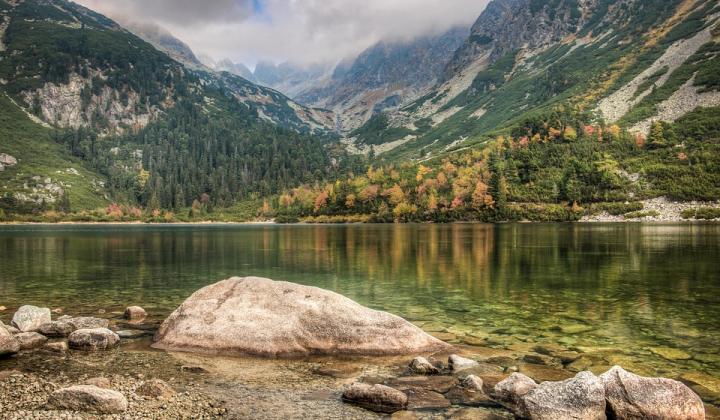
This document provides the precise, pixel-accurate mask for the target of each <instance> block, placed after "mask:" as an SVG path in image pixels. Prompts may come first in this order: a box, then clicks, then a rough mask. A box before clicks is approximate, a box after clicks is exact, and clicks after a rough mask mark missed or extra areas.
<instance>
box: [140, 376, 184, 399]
mask: <svg viewBox="0 0 720 420" xmlns="http://www.w3.org/2000/svg"><path fill="white" fill-rule="evenodd" d="M135 393H136V394H138V395H142V396H145V397H152V398H163V399H169V398H172V396H173V395H175V390H174V389H172V387H171V386H170V385H168V384H167V382H165V381H163V380H160V379H151V380H149V381H145V382H143V384H142V385H140V386H139V387H138V388H137V389H136V390H135Z"/></svg>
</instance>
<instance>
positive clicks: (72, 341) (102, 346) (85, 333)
mask: <svg viewBox="0 0 720 420" xmlns="http://www.w3.org/2000/svg"><path fill="white" fill-rule="evenodd" d="M119 342H120V337H118V335H117V334H115V333H114V332H112V331H110V330H108V329H107V328H90V329H83V330H77V331H74V332H73V333H72V334H70V336H69V337H68V344H69V346H70V348H72V349H77V350H89V351H94V350H106V349H109V348H112V347H115V346H117V345H118V343H119Z"/></svg>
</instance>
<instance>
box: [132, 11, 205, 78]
mask: <svg viewBox="0 0 720 420" xmlns="http://www.w3.org/2000/svg"><path fill="white" fill-rule="evenodd" d="M122 26H123V27H124V28H125V29H128V30H129V31H130V32H132V33H133V34H135V35H137V36H139V37H140V38H142V39H144V40H145V41H147V42H149V43H150V44H152V46H153V47H155V48H156V49H158V50H160V51H162V52H164V53H165V54H167V55H169V56H170V57H171V58H172V59H173V60H175V61H177V62H179V63H182V64H184V65H186V66H188V67H190V68H193V69H202V68H203V64H202V63H201V62H200V60H198V58H197V57H196V56H195V53H194V52H193V51H192V50H191V49H190V47H189V46H188V45H187V44H186V43H184V42H182V41H180V40H179V39H177V38H175V37H174V36H173V35H172V34H171V33H170V32H168V31H167V30H165V29H163V28H161V27H160V26H158V25H155V24H152V23H147V22H133V21H127V22H122Z"/></svg>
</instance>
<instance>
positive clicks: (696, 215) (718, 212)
mask: <svg viewBox="0 0 720 420" xmlns="http://www.w3.org/2000/svg"><path fill="white" fill-rule="evenodd" d="M682 218H683V219H697V220H713V219H720V208H716V207H699V208H692V209H686V210H683V212H682Z"/></svg>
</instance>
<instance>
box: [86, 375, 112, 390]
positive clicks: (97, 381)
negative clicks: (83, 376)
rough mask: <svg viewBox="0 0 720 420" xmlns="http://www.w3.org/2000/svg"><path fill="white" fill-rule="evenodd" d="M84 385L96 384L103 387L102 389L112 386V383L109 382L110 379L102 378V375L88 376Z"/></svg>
mask: <svg viewBox="0 0 720 420" xmlns="http://www.w3.org/2000/svg"><path fill="white" fill-rule="evenodd" d="M85 385H92V386H96V387H98V388H103V389H110V388H112V383H110V379H108V378H102V377H99V378H90V379H88V380H87V381H85Z"/></svg>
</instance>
